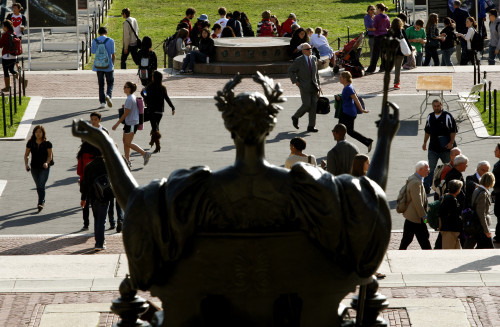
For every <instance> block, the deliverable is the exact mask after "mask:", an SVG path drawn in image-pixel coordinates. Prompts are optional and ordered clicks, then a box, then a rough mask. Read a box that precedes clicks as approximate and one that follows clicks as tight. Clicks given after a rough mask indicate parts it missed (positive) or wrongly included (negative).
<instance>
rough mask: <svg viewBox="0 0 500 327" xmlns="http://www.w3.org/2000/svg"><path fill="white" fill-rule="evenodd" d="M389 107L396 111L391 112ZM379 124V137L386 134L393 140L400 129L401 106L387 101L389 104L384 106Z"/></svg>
mask: <svg viewBox="0 0 500 327" xmlns="http://www.w3.org/2000/svg"><path fill="white" fill-rule="evenodd" d="M389 107H391V108H392V109H393V111H394V113H392V114H391V113H389V112H390V110H389ZM377 126H378V137H379V139H380V138H382V137H384V136H385V137H389V139H390V140H392V139H393V138H394V135H396V132H397V131H398V129H399V107H398V106H397V105H396V104H394V103H392V102H390V101H387V104H386V105H385V106H383V108H382V113H381V114H380V120H379V121H378V122H377Z"/></svg>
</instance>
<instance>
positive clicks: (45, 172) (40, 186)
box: [31, 168, 50, 204]
mask: <svg viewBox="0 0 500 327" xmlns="http://www.w3.org/2000/svg"><path fill="white" fill-rule="evenodd" d="M49 173H50V168H47V169H45V168H31V176H33V180H34V181H35V185H36V192H37V193H38V204H44V203H45V184H46V183H47V180H48V179H49Z"/></svg>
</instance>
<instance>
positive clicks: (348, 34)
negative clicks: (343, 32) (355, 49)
mask: <svg viewBox="0 0 500 327" xmlns="http://www.w3.org/2000/svg"><path fill="white" fill-rule="evenodd" d="M350 40H351V35H350V33H349V26H347V43H349V41H350ZM339 48H340V47H339Z"/></svg>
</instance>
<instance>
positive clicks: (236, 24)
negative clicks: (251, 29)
mask: <svg viewBox="0 0 500 327" xmlns="http://www.w3.org/2000/svg"><path fill="white" fill-rule="evenodd" d="M240 16H241V13H240V12H239V11H237V10H235V11H233V17H231V19H229V20H228V21H227V24H226V26H228V27H231V28H232V29H233V32H234V35H235V36H236V37H243V27H242V26H241V22H240Z"/></svg>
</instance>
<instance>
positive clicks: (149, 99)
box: [142, 71, 175, 153]
mask: <svg viewBox="0 0 500 327" xmlns="http://www.w3.org/2000/svg"><path fill="white" fill-rule="evenodd" d="M162 81H163V74H162V73H160V72H159V71H155V72H154V73H153V79H152V81H151V83H150V84H149V85H148V86H146V89H145V90H144V91H143V92H142V95H143V97H144V100H145V101H146V104H147V107H148V112H149V122H150V123H151V141H150V142H149V145H151V146H153V144H155V150H154V151H153V153H157V152H160V150H161V145H160V138H161V133H160V121H161V119H162V118H163V112H164V111H165V102H164V101H167V103H168V105H169V106H170V108H171V109H172V116H173V115H175V107H174V105H173V104H172V101H170V98H169V97H168V94H167V88H166V87H165V85H163V84H162Z"/></svg>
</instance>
